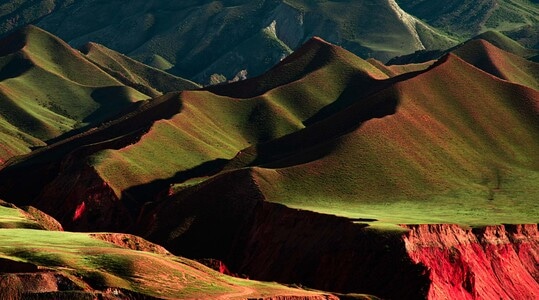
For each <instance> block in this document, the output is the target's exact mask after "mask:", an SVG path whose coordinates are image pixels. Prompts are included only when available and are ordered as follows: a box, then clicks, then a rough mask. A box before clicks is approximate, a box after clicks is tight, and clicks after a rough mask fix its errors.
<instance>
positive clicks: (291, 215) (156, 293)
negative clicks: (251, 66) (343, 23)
mask: <svg viewBox="0 0 539 300" xmlns="http://www.w3.org/2000/svg"><path fill="white" fill-rule="evenodd" d="M81 3H84V1H81V2H75V4H72V5H67V6H65V8H59V9H58V11H62V10H63V9H67V8H72V7H73V5H82V4H81ZM110 3H115V2H110ZM215 3H217V4H219V3H220V2H213V3H212V4H211V5H217V4H215ZM249 3H250V4H243V5H253V8H252V10H248V9H245V7H243V6H241V5H240V4H242V2H241V1H238V2H237V3H235V4H236V5H237V8H235V7H236V6H231V7H230V9H224V11H231V10H234V9H239V8H240V7H241V11H242V12H254V11H257V10H256V9H255V8H256V7H257V6H256V5H258V2H249ZM261 3H262V2H261ZM268 3H270V2H263V3H262V4H263V5H269V4H268ZM298 3H299V2H297V3H296V2H290V3H288V4H286V5H288V6H291V5H297V6H299V5H300V4H298ZM383 3H385V2H383ZM391 3H393V2H388V5H389V4H391ZM196 4H198V2H197V3H196ZM330 4H331V5H333V4H332V3H328V2H324V1H322V2H320V3H319V4H317V5H330ZM110 5H112V4H110ZM146 5H147V6H149V7H150V6H151V5H154V3H153V2H152V3H149V4H146ZM171 5H172V4H171ZM177 5H180V4H177ZM182 5H186V6H188V4H182ZM189 5H191V4H189ZM192 5H195V4H192ZM317 5H314V4H312V6H308V5H305V6H302V7H303V8H304V9H305V10H309V9H313V10H314V9H315V7H316V6H317ZM334 5H335V6H336V7H338V5H339V3H336V4H334ZM365 5H366V4H365ZM377 5H379V7H378V8H379V9H381V7H384V5H385V4H380V3H378V4H377ZM418 5H419V4H418ZM529 5H535V4H531V3H530V4H529ZM217 7H218V8H219V9H216V11H217V12H220V11H223V7H222V6H218V5H217ZM178 9H179V8H178ZM81 10H82V11H85V10H86V9H81ZM179 10H181V9H179ZM53 11H56V10H53ZM87 11H91V9H87ZM324 11H325V12H328V11H331V10H328V9H324ZM350 11H353V10H352V9H350ZM55 15H56V13H53V14H50V15H49V16H48V17H45V18H43V19H41V20H40V21H39V22H45V21H46V20H49V18H51V20H52V17H53V16H55ZM385 15H386V16H387V15H390V14H387V13H385ZM305 16H307V15H305ZM79 17H80V16H79ZM80 18H81V17H80ZM248 19H249V20H252V19H253V18H248ZM255 19H256V18H255ZM259 19H260V18H259ZM304 20H305V22H307V21H306V20H307V19H304ZM193 24H194V23H193ZM199 24H200V23H199ZM204 24H208V23H204ZM276 24H279V21H277V22H276ZM418 24H419V23H418ZM421 24H423V23H421ZM425 24H426V23H425ZM96 26H97V25H96ZM275 26H277V25H275ZM422 26H423V25H422ZM425 26H427V25H425ZM276 28H277V27H276ZM321 28H322V27H321ZM323 28H328V27H327V26H324V27H323ZM354 28H356V27H355V26H354ZM271 30H273V29H271ZM271 30H270V31H271ZM275 30H277V29H275ZM395 32H397V31H395ZM362 36H363V35H362ZM399 36H401V35H400V34H399ZM483 37H485V38H487V39H488V40H490V41H492V42H493V43H490V42H489V41H487V40H485V39H481V38H478V39H471V40H467V41H466V42H463V43H461V44H458V45H457V46H454V47H450V48H449V50H447V51H440V52H439V53H438V56H439V57H431V58H430V59H429V60H426V61H423V62H420V63H414V64H407V65H386V64H384V63H383V62H381V61H379V60H376V59H373V58H371V59H368V60H365V59H362V58H360V57H358V56H357V55H355V54H354V53H352V52H350V51H348V50H346V49H345V48H344V47H341V46H339V45H336V44H333V43H330V42H328V41H326V40H324V39H322V38H320V37H314V38H310V39H308V40H307V41H306V42H305V43H302V44H301V45H298V46H297V48H296V50H295V51H294V52H292V53H291V54H290V55H287V56H286V57H284V58H282V59H280V60H279V62H278V63H277V64H276V65H275V66H273V67H272V68H270V69H269V70H267V71H266V72H264V73H262V74H261V75H260V76H256V77H252V78H248V79H245V80H240V81H237V82H231V83H226V84H219V85H211V86H206V87H201V86H200V85H197V84H196V83H193V82H192V81H189V80H187V79H183V78H181V77H176V76H173V75H170V74H169V73H165V72H163V71H162V70H159V69H157V68H154V67H150V66H147V65H144V64H142V63H140V62H138V61H135V60H133V59H131V58H129V57H127V56H125V55H123V54H120V53H118V52H116V51H114V50H111V49H109V48H106V47H105V46H102V45H100V44H96V43H90V44H86V45H84V47H81V48H80V50H75V49H73V48H71V47H70V46H69V45H68V44H66V43H65V42H63V41H62V40H61V39H59V38H57V37H55V36H54V35H52V34H50V33H48V32H46V31H44V30H42V29H39V28H37V27H33V26H30V27H26V28H24V29H20V30H18V31H15V32H12V33H11V34H9V35H7V36H6V37H5V38H4V39H2V40H1V41H0V56H1V57H0V61H1V62H2V63H1V69H0V76H1V77H0V78H2V80H1V81H0V91H1V92H2V94H1V95H2V96H3V97H2V99H1V100H2V101H1V102H0V105H1V106H0V109H1V111H0V117H1V120H2V122H3V123H2V127H1V128H2V135H0V140H1V141H2V143H1V144H0V145H1V146H2V150H3V152H2V153H1V155H2V156H1V158H2V165H1V166H0V198H1V199H3V200H5V201H7V202H6V203H3V205H2V207H0V208H1V209H2V210H1V211H0V220H1V221H0V224H4V226H3V227H4V228H5V227H7V228H12V229H2V230H1V231H0V234H4V236H5V238H6V239H7V240H9V241H13V243H15V244H14V245H15V246H13V243H12V242H9V243H7V244H5V245H1V246H0V253H1V256H0V259H4V260H6V261H8V262H9V263H6V264H5V265H7V266H11V265H13V267H6V268H10V269H7V270H8V271H6V272H4V273H9V274H15V275H6V276H4V277H2V276H0V286H10V285H12V286H16V287H18V290H16V291H8V292H6V293H7V295H14V294H17V293H22V294H24V293H26V294H25V295H30V294H36V293H40V291H41V292H42V293H49V294H48V295H49V296H50V295H53V296H54V295H63V296H66V297H69V295H73V293H78V294H77V295H86V296H88V295H90V296H89V297H91V295H97V294H101V295H102V297H114V296H115V295H116V296H118V297H121V295H132V297H136V295H139V296H140V297H157V298H185V297H188V298H189V297H195V298H196V297H201V295H205V296H206V297H210V296H211V295H216V297H221V298H223V299H225V298H227V297H228V298H237V299H243V298H246V297H247V298H248V297H255V298H256V297H262V298H264V297H268V299H280V298H279V297H285V296H286V295H290V297H291V299H301V298H299V297H311V298H307V299H324V298H317V297H325V298H330V299H331V297H341V298H343V299H365V298H366V299H368V298H374V297H375V296H377V297H382V298H383V299H422V298H429V299H443V298H451V299H455V298H474V297H477V295H480V296H481V297H485V298H489V297H491V298H492V297H497V296H500V297H502V298H518V297H524V298H526V297H533V295H536V294H537V293H539V283H538V277H537V274H538V270H537V261H538V260H537V256H536V255H535V254H534V253H535V252H534V251H536V249H537V247H538V245H539V233H538V230H537V225H536V224H537V222H538V220H537V215H538V212H539V206H538V205H537V203H536V195H537V194H538V192H539V187H538V185H537V182H538V181H537V179H538V178H539V152H538V151H539V64H537V63H535V62H533V61H531V60H528V59H527V58H529V57H532V56H533V55H535V54H534V53H535V52H534V50H533V49H529V48H525V47H523V46H519V44H518V43H516V42H515V41H512V40H510V39H509V38H507V37H506V36H503V35H500V34H497V33H485V34H484V35H483ZM167 40H168V41H169V43H170V41H172V40H170V39H167ZM195 40H197V41H198V39H195ZM81 41H82V40H81ZM274 41H275V40H274ZM71 43H73V41H71ZM495 44H496V45H495ZM279 45H281V43H279ZM502 48H503V49H502ZM504 49H505V50H504ZM412 50H413V49H412ZM249 51H250V52H251V53H252V50H249ZM127 53H129V52H127ZM130 54H131V53H130ZM10 203H12V204H10ZM19 207H20V208H19ZM30 212H33V214H32V213H30ZM29 214H30V215H29ZM36 216H37V217H36ZM41 219H45V220H48V221H47V222H46V224H45V223H42V222H41V221H40V220H41ZM55 220H56V221H55ZM47 224H48V225H47ZM51 224H53V225H51ZM417 224H421V225H417ZM457 224H458V225H457ZM499 224H512V225H499ZM14 227H15V228H18V229H15V228H14ZM61 228H65V230H67V231H70V232H89V233H92V234H88V233H70V232H47V231H43V229H49V230H50V229H55V230H58V229H61ZM36 229H41V231H39V232H38V233H36V231H35V230H36ZM5 230H11V231H5ZM95 232H117V234H112V235H111V236H109V235H104V234H97V236H98V237H100V238H101V239H105V240H106V241H107V242H114V243H115V244H116V246H111V245H110V244H106V243H104V242H103V241H97V240H95V239H93V238H94V237H95V235H96V234H94V233H95ZM37 235H42V236H43V237H44V238H37V237H36V236H37ZM26 240H27V241H28V242H25V241H26ZM118 244H120V245H118ZM132 244H136V245H140V247H139V248H136V247H133V246H132ZM129 245H131V246H129ZM118 246H119V247H120V248H118ZM126 246H129V247H131V248H130V249H125V248H126ZM62 247H63V248H62ZM129 247H128V248H129ZM160 247H164V248H166V249H167V250H164V249H161V248H160ZM60 248H61V249H60ZM133 248H134V249H133ZM36 249H37V250H36ZM66 249H68V250H66ZM132 250H151V251H153V252H155V251H157V252H158V253H157V254H155V253H154V254H148V252H147V251H146V252H133V251H132ZM154 250H155V251H154ZM168 251H170V253H168ZM73 253H75V254H73ZM180 256H182V257H187V258H189V259H197V260H199V261H201V262H206V263H207V262H208V259H211V260H210V261H212V262H214V264H213V265H214V266H215V265H216V266H217V269H218V270H219V271H221V272H223V273H227V274H230V275H236V276H238V277H241V276H243V277H249V278H250V279H252V280H251V281H243V280H240V279H237V278H232V277H226V276H225V275H219V274H218V273H215V272H213V271H211V270H209V269H207V268H205V267H203V266H201V265H199V264H198V263H195V262H192V261H190V260H188V259H184V258H181V257H180ZM120 257H123V258H122V259H120ZM145 260H149V261H152V263H153V262H155V264H157V265H159V266H163V268H167V269H166V270H170V271H162V270H161V271H162V272H158V271H157V270H156V269H155V268H156V267H152V266H149V265H147V264H145V263H144V261H145ZM141 261H142V262H141ZM486 262H492V263H489V264H487V263H486ZM209 265H211V264H209ZM159 268H161V267H159ZM24 270H29V271H28V272H26V271H24ZM36 270H46V272H47V274H48V275H43V276H52V277H54V278H56V279H55V280H56V281H54V280H52V279H50V280H52V281H50V282H55V285H54V284H52V285H49V286H48V287H47V288H36V289H25V287H24V285H23V284H22V283H17V284H15V283H13V282H22V280H23V279H24V278H25V277H24V276H23V275H21V274H22V273H35V272H38V271H36ZM19 273H21V274H19ZM141 274H146V275H144V276H142V275H141ZM159 274H161V275H159ZM162 274H171V275H170V276H172V277H170V278H163V279H162V281H160V280H157V279H156V278H160V277H159V276H164V275H162ZM239 274H244V275H239ZM43 276H42V277H39V278H44V277H43ZM174 276H176V277H174ZM52 277H50V278H52ZM36 278H38V277H36ZM47 278H48V277H47ZM59 278H61V279H59ZM64 278H67V279H64ZM178 278H179V279H178ZM182 278H183V280H184V281H185V282H189V283H190V284H191V285H189V284H186V285H180V284H179V285H178V287H177V288H176V289H175V290H174V291H171V290H167V291H165V292H163V288H164V286H166V283H167V282H170V281H171V280H172V281H174V282H177V279H178V280H180V282H184V281H181V280H182ZM189 278H194V279H197V280H201V281H202V282H197V281H196V280H195V281H189V280H188V279H189ZM11 280H15V281H11ZM16 280H19V281H16ZM256 280H263V281H277V282H281V283H287V284H295V285H294V286H293V287H295V288H293V289H292V288H290V287H284V286H281V285H277V284H270V283H260V282H258V281H256ZM32 282H35V285H36V286H40V284H41V285H43V284H44V283H43V281H39V280H37V279H35V280H34V281H32ZM64 283H65V284H64ZM197 286H198V288H197ZM201 286H203V288H201ZM298 287H307V288H314V289H317V290H322V291H327V292H319V291H311V290H309V291H308V290H306V289H298ZM193 288H194V290H193ZM2 291H4V290H2ZM51 293H52V294H51ZM115 293H116V294H115ZM0 295H1V294H0ZM17 295H18V294H17ZM119 295H120V296H119ZM283 295H284V296H283ZM368 295H375V296H368ZM81 297H82V296H81ZM126 297H128V296H126ZM272 297H273V298H272ZM294 297H296V298H294ZM347 297H348V298H347Z"/></svg>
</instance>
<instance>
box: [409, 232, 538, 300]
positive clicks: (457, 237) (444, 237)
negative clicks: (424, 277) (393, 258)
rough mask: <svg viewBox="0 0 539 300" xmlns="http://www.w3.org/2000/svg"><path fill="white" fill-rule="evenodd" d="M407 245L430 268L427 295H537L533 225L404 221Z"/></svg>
mask: <svg viewBox="0 0 539 300" xmlns="http://www.w3.org/2000/svg"><path fill="white" fill-rule="evenodd" d="M406 227H407V228H409V229H410V232H409V233H408V234H407V235H405V236H404V241H405V245H406V250H407V252H408V254H409V256H410V258H412V260H413V261H414V262H416V263H421V264H423V265H425V266H426V267H427V268H428V270H429V273H430V280H431V286H430V288H429V292H428V298H429V299H537V298H536V297H537V295H539V283H538V281H539V263H538V262H539V232H538V230H537V225H536V224H533V225H505V226H504V225H499V226H487V227H484V228H474V229H463V228H461V227H459V226H458V225H451V224H443V225H416V226H406Z"/></svg>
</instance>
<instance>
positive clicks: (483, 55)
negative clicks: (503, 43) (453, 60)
mask: <svg viewBox="0 0 539 300" xmlns="http://www.w3.org/2000/svg"><path fill="white" fill-rule="evenodd" d="M452 53H453V54H455V55H457V56H459V57H460V58H462V59H463V60H465V61H466V62H468V63H469V64H472V65H474V66H475V67H477V68H479V69H481V70H483V71H485V72H487V73H490V74H492V75H494V76H496V77H499V78H501V79H504V80H507V81H510V82H513V83H518V84H522V85H525V86H527V87H530V88H533V89H536V90H539V64H537V63H534V62H530V61H529V60H526V59H524V58H522V57H520V56H516V55H514V54H511V53H509V52H505V51H504V50H501V49H499V48H497V47H495V46H493V45H492V44H490V43H489V42H487V41H484V40H472V41H469V42H467V43H466V44H464V45H463V46H462V47H459V48H457V49H455V50H453V51H452Z"/></svg>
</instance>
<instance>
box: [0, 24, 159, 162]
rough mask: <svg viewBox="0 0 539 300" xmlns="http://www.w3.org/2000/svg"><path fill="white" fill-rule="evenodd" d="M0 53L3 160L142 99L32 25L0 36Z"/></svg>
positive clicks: (0, 116) (105, 116)
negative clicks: (3, 36)
mask: <svg viewBox="0 0 539 300" xmlns="http://www.w3.org/2000/svg"><path fill="white" fill-rule="evenodd" d="M0 52H1V57H0V66H1V69H0V76H1V79H2V80H1V81H0V98H1V100H0V122H1V123H2V124H3V126H2V129H1V131H2V132H1V133H0V135H1V136H2V140H3V141H5V143H2V144H3V147H2V149H1V150H0V159H3V160H5V159H7V158H9V157H11V156H13V155H17V154H23V153H27V152H29V151H30V147H35V146H44V145H45V142H46V141H47V140H49V139H53V138H56V137H58V136H61V135H63V134H65V133H67V132H69V131H71V130H73V129H75V128H80V127H84V126H87V125H90V124H98V123H99V122H102V121H103V120H105V119H107V118H110V117H112V116H114V115H116V114H117V113H119V112H120V111H122V110H125V109H126V108H128V107H130V106H131V105H132V103H133V102H135V101H138V100H142V99H146V98H148V96H146V95H144V94H141V93H140V92H138V91H136V90H134V89H132V88H130V87H126V86H124V85H123V84H121V83H120V82H119V81H117V80H116V79H114V78H113V77H111V76H110V75H108V74H107V73H106V72H104V71H103V70H101V69H100V68H99V67H97V66H96V65H94V64H93V63H91V62H90V61H88V60H87V59H86V58H85V57H84V56H83V55H82V54H81V53H79V52H77V51H75V50H73V49H71V48H70V47H69V46H68V45H67V44H65V43H64V42H63V41H61V40H60V39H58V38H56V37H54V36H52V35H50V34H49V33H46V32H45V31H43V30H41V29H38V28H36V27H28V28H26V29H24V30H21V31H19V32H17V33H14V34H12V35H11V36H9V37H7V38H5V39H3V40H2V42H1V43H0Z"/></svg>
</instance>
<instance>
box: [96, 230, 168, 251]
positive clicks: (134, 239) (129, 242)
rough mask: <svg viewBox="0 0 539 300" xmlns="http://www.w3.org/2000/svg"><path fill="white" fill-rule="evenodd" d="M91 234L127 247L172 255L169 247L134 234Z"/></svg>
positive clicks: (99, 238)
mask: <svg viewBox="0 0 539 300" xmlns="http://www.w3.org/2000/svg"><path fill="white" fill-rule="evenodd" d="M90 236H91V237H93V238H95V239H98V240H102V241H105V242H109V243H112V244H114V245H117V246H119V247H122V248H126V249H131V250H137V251H146V252H152V253H157V254H161V255H171V254H170V252H168V251H167V249H165V248H163V247H161V246H159V245H157V244H154V243H151V242H148V241H147V240H145V239H143V238H141V237H138V236H136V235H132V234H124V233H90Z"/></svg>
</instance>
